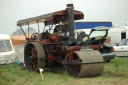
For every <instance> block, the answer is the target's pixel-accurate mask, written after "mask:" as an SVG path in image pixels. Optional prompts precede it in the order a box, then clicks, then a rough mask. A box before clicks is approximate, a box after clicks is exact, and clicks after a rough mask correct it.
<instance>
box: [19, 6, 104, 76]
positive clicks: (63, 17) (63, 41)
mask: <svg viewBox="0 0 128 85" xmlns="http://www.w3.org/2000/svg"><path fill="white" fill-rule="evenodd" d="M83 18H84V15H83V13H82V12H80V11H77V10H74V7H73V4H67V8H66V10H62V11H57V12H54V13H49V14H45V15H41V16H37V17H33V18H28V19H24V20H20V21H18V22H17V26H20V27H21V29H22V26H24V25H28V27H29V25H30V24H34V23H38V24H39V23H42V22H44V25H45V27H44V29H43V32H42V33H39V32H38V33H34V34H33V35H32V36H31V38H27V37H26V40H27V43H26V45H25V47H24V62H25V66H26V69H27V70H28V71H29V72H33V71H39V68H43V69H44V68H52V69H56V68H65V69H66V71H67V73H68V74H69V75H70V76H73V77H77V78H82V77H90V76H99V75H100V74H101V73H102V72H103V68H104V60H103V57H102V55H101V53H100V52H99V47H98V46H96V45H91V43H90V41H89V36H88V35H86V34H85V33H81V34H79V35H78V36H77V39H76V38H75V33H74V20H79V19H83ZM53 25H55V28H54V29H53V30H52V28H53ZM46 26H48V27H49V29H46ZM22 31H23V29H22ZM51 31H52V32H53V33H51ZM23 32H24V31H23ZM24 34H25V33H24ZM25 36H26V34H25Z"/></svg>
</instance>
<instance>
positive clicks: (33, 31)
mask: <svg viewBox="0 0 128 85" xmlns="http://www.w3.org/2000/svg"><path fill="white" fill-rule="evenodd" d="M23 30H24V32H25V34H28V29H23ZM35 32H36V30H35V29H33V28H32V27H30V28H29V33H35ZM17 35H24V33H23V31H22V30H21V29H20V28H18V29H17V30H16V31H15V32H13V33H12V36H17Z"/></svg>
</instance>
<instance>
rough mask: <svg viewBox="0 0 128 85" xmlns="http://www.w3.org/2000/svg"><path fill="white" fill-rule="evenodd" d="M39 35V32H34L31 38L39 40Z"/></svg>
mask: <svg viewBox="0 0 128 85" xmlns="http://www.w3.org/2000/svg"><path fill="white" fill-rule="evenodd" d="M38 35H39V33H37V32H36V33H33V34H32V35H31V39H32V40H37V38H38Z"/></svg>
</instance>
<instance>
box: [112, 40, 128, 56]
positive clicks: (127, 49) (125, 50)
mask: <svg viewBox="0 0 128 85" xmlns="http://www.w3.org/2000/svg"><path fill="white" fill-rule="evenodd" d="M114 49H115V53H116V55H117V56H125V57H128V39H122V40H121V41H120V42H119V43H117V44H116V46H114Z"/></svg>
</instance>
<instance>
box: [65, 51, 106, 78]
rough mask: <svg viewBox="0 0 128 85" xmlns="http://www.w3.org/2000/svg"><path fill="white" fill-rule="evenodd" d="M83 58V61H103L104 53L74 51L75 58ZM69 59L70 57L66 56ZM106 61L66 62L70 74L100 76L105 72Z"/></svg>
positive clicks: (78, 76)
mask: <svg viewBox="0 0 128 85" xmlns="http://www.w3.org/2000/svg"><path fill="white" fill-rule="evenodd" d="M78 59H82V62H96V61H97V62H98V61H99V62H103V61H104V60H103V57H102V55H101V54H100V53H99V52H98V51H96V50H91V51H74V56H73V60H78ZM66 60H68V58H66ZM103 68H104V63H96V64H66V70H67V72H68V74H69V75H70V76H73V77H77V78H83V77H91V76H99V75H101V73H102V72H103Z"/></svg>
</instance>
